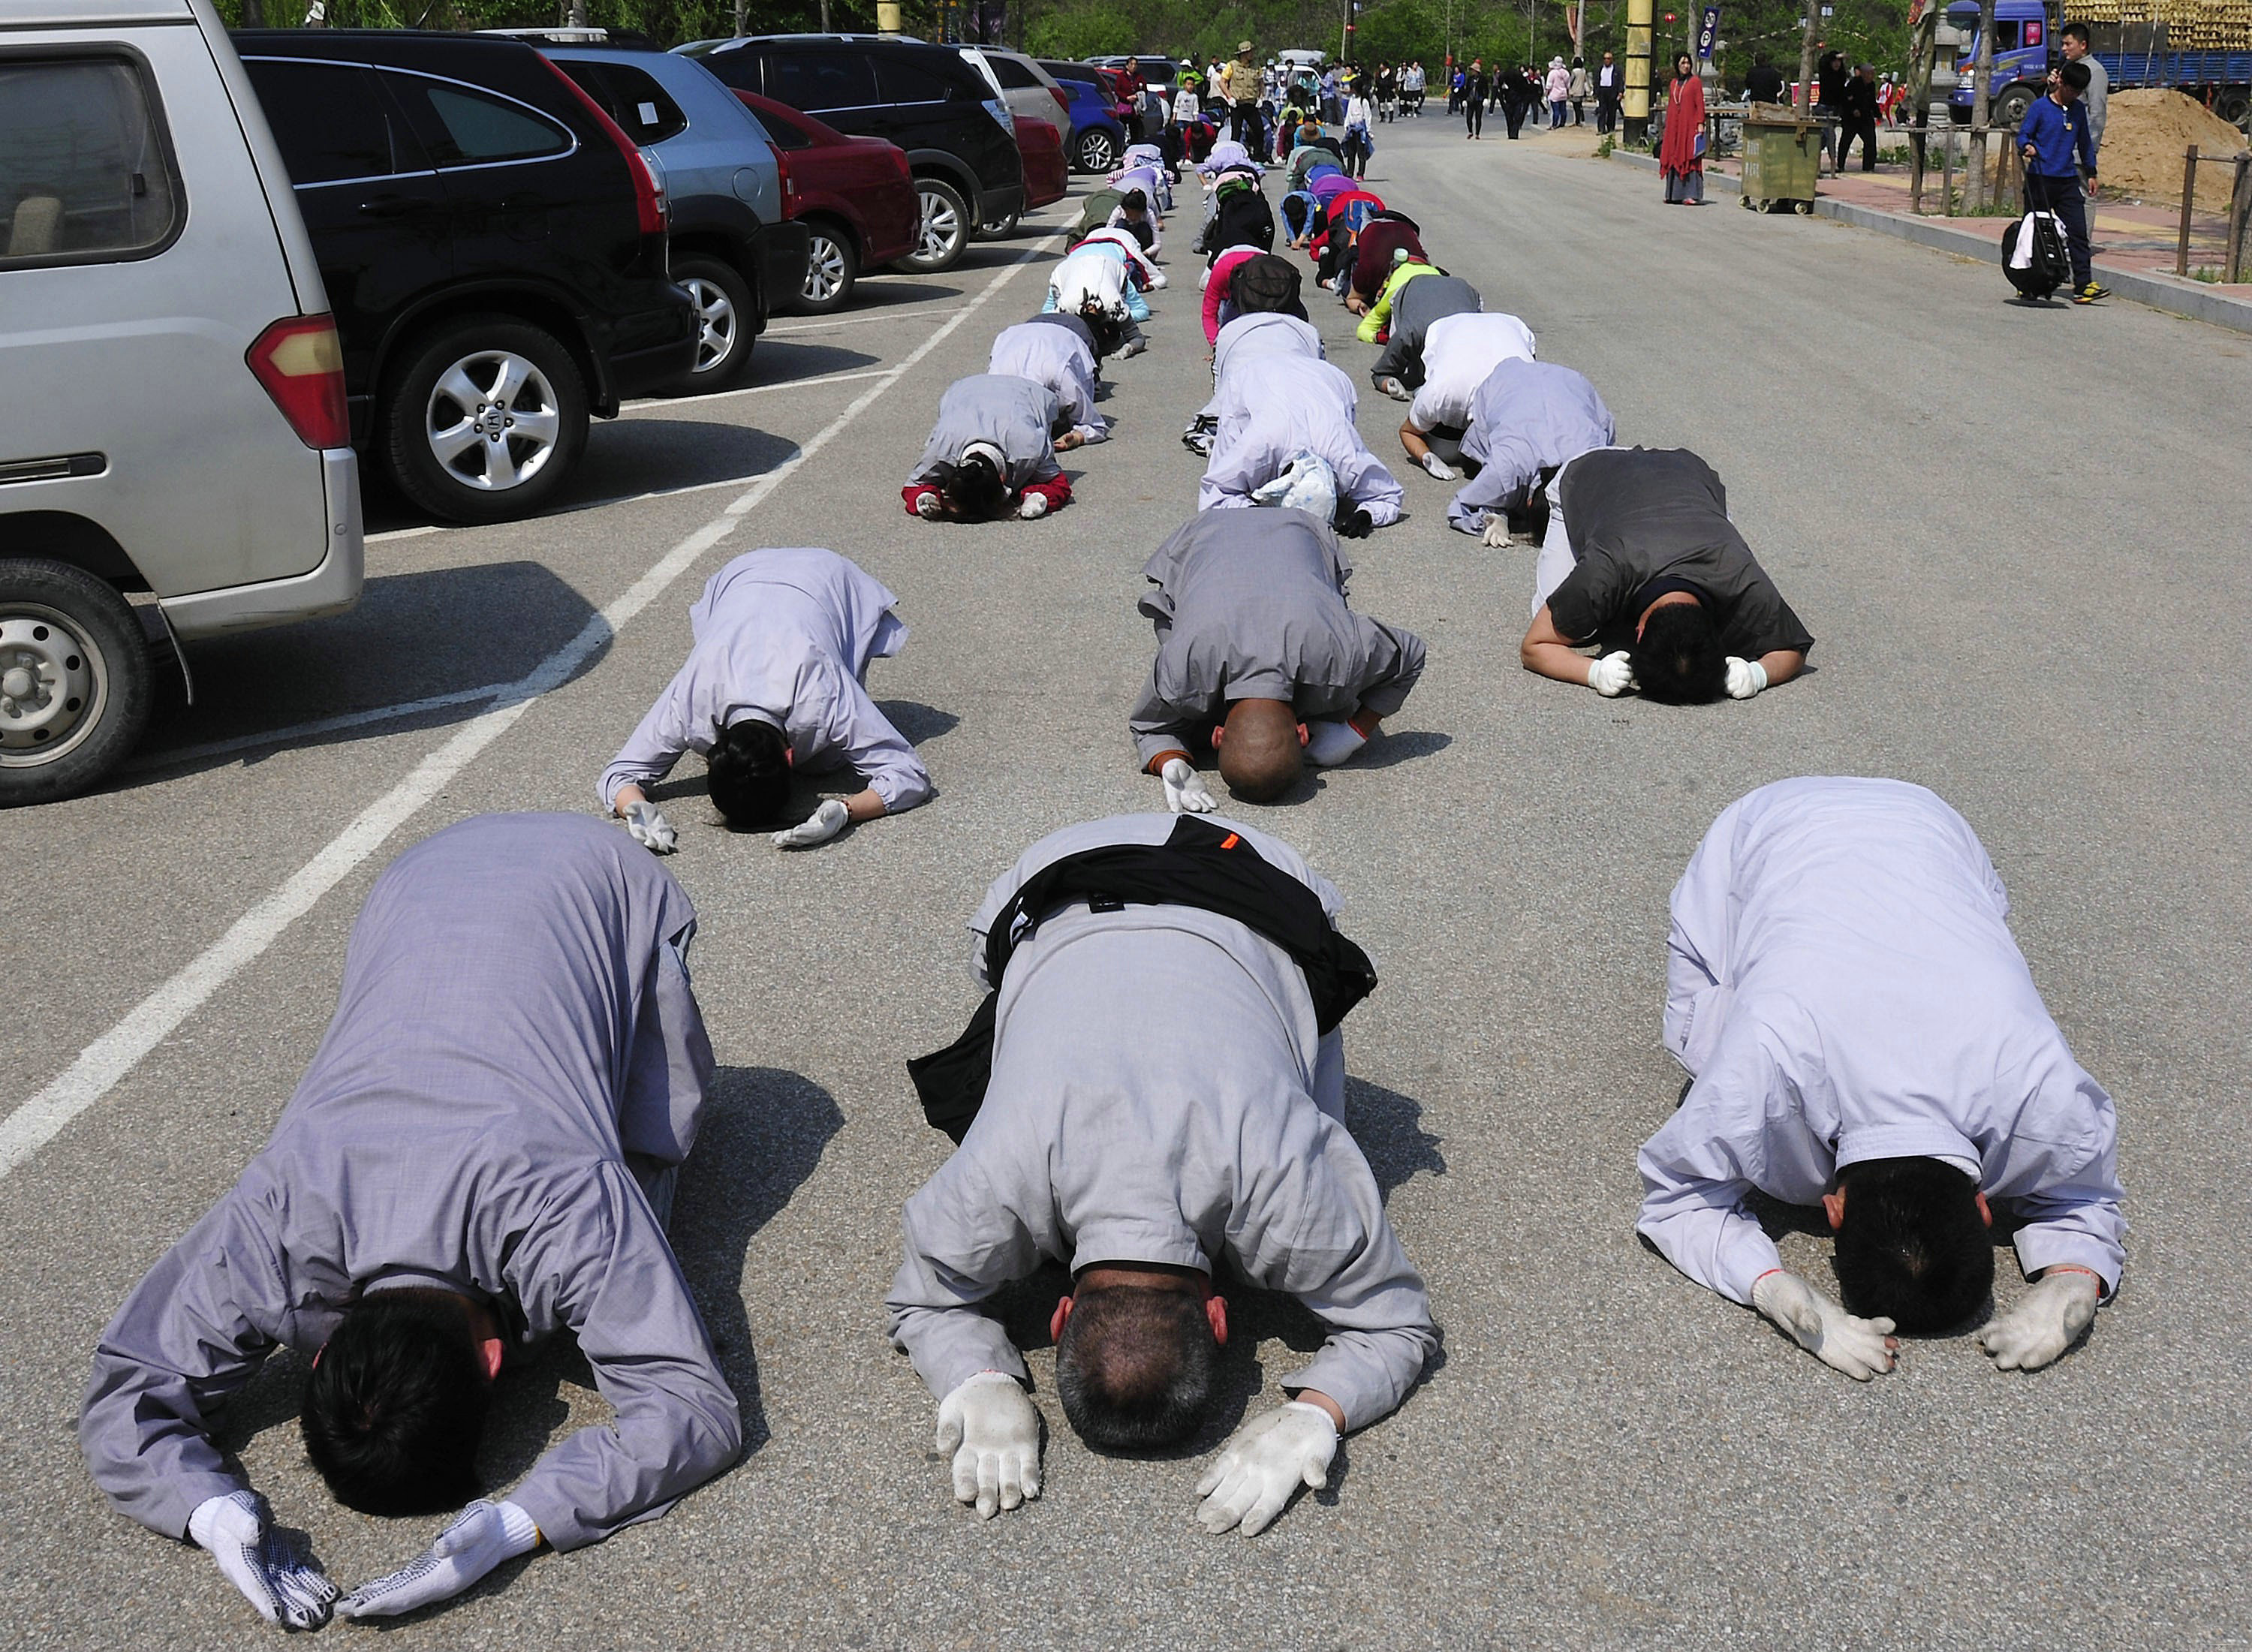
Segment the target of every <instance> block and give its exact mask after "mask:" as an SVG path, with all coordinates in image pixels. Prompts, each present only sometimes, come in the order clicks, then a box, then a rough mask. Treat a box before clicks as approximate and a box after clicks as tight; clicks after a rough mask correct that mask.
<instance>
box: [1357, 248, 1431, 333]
mask: <svg viewBox="0 0 2252 1652" xmlns="http://www.w3.org/2000/svg"><path fill="white" fill-rule="evenodd" d="M1438 273H1439V271H1438V267H1437V266H1436V265H1434V264H1426V263H1424V262H1423V261H1422V260H1421V259H1415V258H1411V259H1409V260H1408V261H1407V262H1406V263H1404V264H1400V265H1395V266H1394V268H1393V271H1392V274H1389V275H1387V276H1386V277H1385V278H1384V285H1383V286H1382V287H1381V288H1379V289H1378V291H1377V295H1376V302H1374V303H1373V304H1371V305H1370V306H1369V307H1368V314H1367V315H1366V316H1362V317H1361V318H1360V342H1361V343H1362V344H1374V343H1375V342H1376V336H1377V335H1378V334H1379V333H1380V332H1382V331H1383V330H1385V328H1386V327H1387V325H1388V324H1390V323H1391V320H1392V301H1393V300H1394V299H1395V298H1397V297H1399V296H1400V289H1401V288H1403V287H1405V286H1406V285H1408V282H1409V281H1414V279H1415V278H1416V277H1417V276H1418V275H1435V274H1438Z"/></svg>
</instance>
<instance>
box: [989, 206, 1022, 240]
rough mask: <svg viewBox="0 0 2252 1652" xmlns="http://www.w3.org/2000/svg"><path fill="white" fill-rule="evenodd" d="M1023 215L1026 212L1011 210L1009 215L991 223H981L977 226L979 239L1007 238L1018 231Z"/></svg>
mask: <svg viewBox="0 0 2252 1652" xmlns="http://www.w3.org/2000/svg"><path fill="white" fill-rule="evenodd" d="M1023 217H1024V214H1023V213H1022V212H1011V213H1010V214H1009V216H1008V217H1006V218H999V219H994V220H993V222H991V223H990V224H980V225H979V226H977V239H979V240H981V241H1004V240H1006V239H1009V237H1010V236H1011V235H1014V234H1015V233H1017V223H1018V219H1021V218H1023Z"/></svg>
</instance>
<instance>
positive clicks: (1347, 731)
mask: <svg viewBox="0 0 2252 1652" xmlns="http://www.w3.org/2000/svg"><path fill="white" fill-rule="evenodd" d="M1367 744H1368V736H1367V735H1366V734H1364V733H1362V732H1360V731H1359V729H1357V728H1355V727H1354V726H1353V725H1352V724H1350V723H1348V722H1346V721H1345V719H1344V718H1322V719H1321V720H1320V721H1318V722H1313V723H1309V724H1307V725H1306V760H1307V761H1308V762H1309V763H1311V764H1313V765H1314V766H1315V767H1317V768H1335V767H1337V766H1338V764H1339V763H1342V762H1344V761H1345V760H1346V759H1347V758H1349V757H1351V756H1352V754H1353V753H1355V752H1357V751H1359V749H1360V748H1361V747H1362V746H1366V745H1367Z"/></svg>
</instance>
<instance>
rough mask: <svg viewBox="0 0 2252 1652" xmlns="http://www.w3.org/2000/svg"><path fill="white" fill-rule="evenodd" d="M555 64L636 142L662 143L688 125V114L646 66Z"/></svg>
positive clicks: (682, 130)
mask: <svg viewBox="0 0 2252 1652" xmlns="http://www.w3.org/2000/svg"><path fill="white" fill-rule="evenodd" d="M556 67H557V68H559V69H560V70H562V71H563V73H566V74H567V75H569V76H570V77H571V78H572V79H573V80H576V81H577V82H578V83H579V85H580V87H581V88H582V89H583V90H584V91H585V92H586V94H587V96H588V97H590V98H592V99H594V101H595V102H597V103H599V104H601V106H602V113H603V114H605V115H608V116H609V117H610V119H612V120H613V121H616V122H617V123H618V124H619V126H621V127H622V128H624V129H625V135H627V136H628V137H629V138H631V139H632V140H633V141H634V142H636V143H638V144H650V143H662V142H664V140H665V139H667V138H669V137H675V136H678V135H679V134H681V133H683V132H685V131H686V130H687V129H688V117H687V116H686V115H683V114H682V113H681V112H680V106H679V105H678V103H675V102H674V101H672V99H671V96H669V95H668V94H666V92H665V89H664V87H661V86H659V85H658V84H657V79H656V77H655V76H654V75H652V74H650V73H649V72H648V71H647V70H646V69H639V68H636V67H635V66H633V65H632V64H630V63H584V62H581V63H565V62H558V63H557V64H556Z"/></svg>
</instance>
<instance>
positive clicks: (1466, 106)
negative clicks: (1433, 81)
mask: <svg viewBox="0 0 2252 1652" xmlns="http://www.w3.org/2000/svg"><path fill="white" fill-rule="evenodd" d="M1492 95H1493V83H1492V82H1491V80H1487V79H1486V74H1485V63H1484V59H1479V58H1472V59H1470V72H1469V73H1467V74H1465V75H1464V76H1463V125H1464V128H1465V129H1464V131H1463V136H1464V137H1470V138H1475V137H1483V136H1484V135H1485V105H1486V100H1487V99H1488V98H1490V97H1491V96H1492ZM1516 135H1517V134H1516V133H1514V132H1512V133H1511V134H1510V136H1512V137H1515V136H1516Z"/></svg>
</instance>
